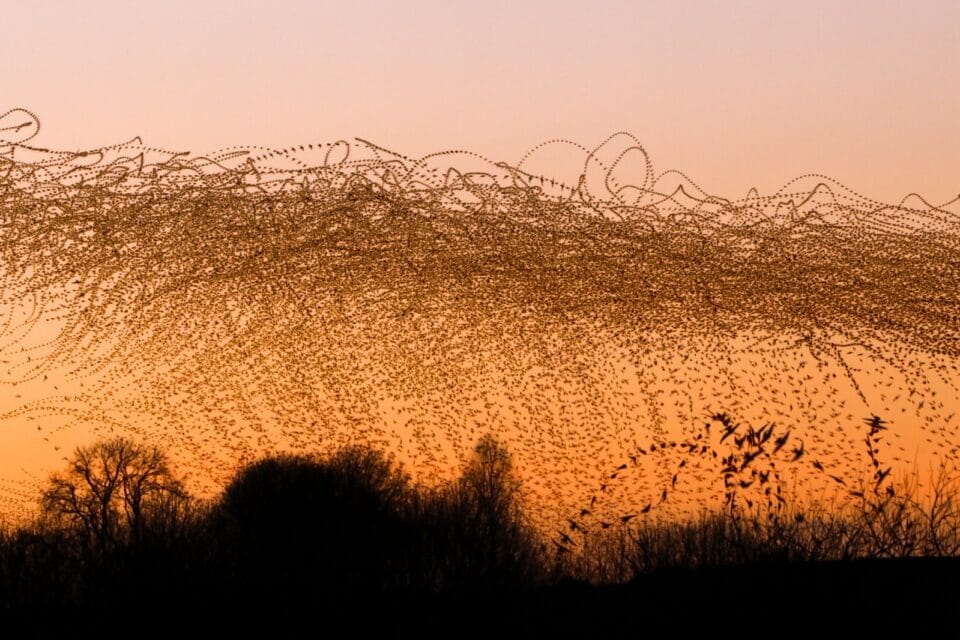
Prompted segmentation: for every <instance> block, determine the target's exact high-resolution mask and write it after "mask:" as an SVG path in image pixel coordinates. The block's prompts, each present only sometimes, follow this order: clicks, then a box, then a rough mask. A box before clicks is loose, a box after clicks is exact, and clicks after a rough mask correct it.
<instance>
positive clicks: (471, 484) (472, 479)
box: [452, 435, 537, 585]
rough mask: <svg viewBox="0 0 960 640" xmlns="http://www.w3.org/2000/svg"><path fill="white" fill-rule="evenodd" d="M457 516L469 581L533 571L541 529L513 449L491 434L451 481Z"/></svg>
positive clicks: (514, 579)
mask: <svg viewBox="0 0 960 640" xmlns="http://www.w3.org/2000/svg"><path fill="white" fill-rule="evenodd" d="M452 489H453V496H452V497H453V501H454V511H455V513H454V514H453V520H454V523H455V524H456V526H458V527H460V528H461V531H460V538H461V539H460V541H459V544H460V545H461V546H462V548H461V550H460V552H461V554H465V555H461V557H460V558H459V559H458V563H459V564H461V565H466V566H465V567H464V568H468V572H467V573H468V575H467V576H465V578H467V580H469V581H470V582H475V583H477V584H487V585H489V584H491V583H494V584H507V583H512V584H519V583H521V582H523V581H525V580H527V579H529V578H531V577H532V576H531V575H530V574H531V572H533V571H534V570H535V567H536V565H537V562H536V555H537V554H536V549H537V544H536V534H535V532H534V529H533V527H532V526H530V525H529V524H528V523H527V522H526V519H525V515H524V511H523V503H522V499H521V483H520V480H519V478H518V477H517V475H516V473H515V472H514V468H513V460H512V456H511V455H510V452H509V451H508V450H507V448H506V447H505V446H504V445H502V444H501V443H500V442H498V441H497V440H496V438H494V437H493V436H491V435H487V436H484V437H483V438H481V439H480V441H479V442H478V443H477V445H476V447H475V448H474V451H473V456H472V457H471V459H470V460H469V462H468V464H467V466H466V468H465V469H464V471H463V474H462V476H461V477H460V479H459V481H458V482H457V483H456V484H455V485H454V486H453V487H452Z"/></svg>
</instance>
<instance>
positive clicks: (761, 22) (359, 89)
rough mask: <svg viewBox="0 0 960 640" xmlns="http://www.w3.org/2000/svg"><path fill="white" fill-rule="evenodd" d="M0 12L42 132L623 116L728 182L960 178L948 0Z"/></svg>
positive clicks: (274, 134)
mask: <svg viewBox="0 0 960 640" xmlns="http://www.w3.org/2000/svg"><path fill="white" fill-rule="evenodd" d="M0 24H3V25H4V26H3V36H2V38H0V113H2V112H3V111H6V110H7V109H9V108H13V107H25V108H27V109H30V110H31V111H33V112H35V113H36V114H37V115H38V116H39V117H40V120H41V122H42V130H41V132H40V134H39V136H38V137H37V138H35V139H34V140H33V144H36V145H38V146H42V147H47V148H51V149H64V150H77V149H88V148H95V147H99V146H103V145H107V144H113V143H116V142H120V141H124V140H128V139H130V138H132V137H133V136H135V135H140V136H141V137H142V138H143V140H144V142H145V143H146V144H148V145H151V146H156V147H161V148H170V149H175V150H186V151H191V152H194V153H198V154H200V153H209V152H212V151H215V150H217V149H220V148H223V147H229V146H235V145H263V146H272V147H284V146H289V145H293V144H302V143H308V142H332V141H335V140H338V139H351V138H353V137H355V136H356V137H361V138H365V139H367V140H370V141H372V142H375V143H376V144H378V145H381V146H383V147H386V148H388V149H391V150H395V151H398V152H400V153H403V154H405V155H409V156H421V155H425V154H427V153H430V152H434V151H441V150H446V149H467V150H470V151H473V152H476V153H480V154H482V155H485V156H487V157H489V158H491V159H492V160H494V161H506V162H510V163H515V162H516V161H518V160H519V159H520V158H521V157H522V155H523V154H524V152H525V151H526V150H528V149H529V148H531V147H533V146H534V145H536V144H538V143H540V142H543V141H545V140H549V139H554V138H564V139H570V140H574V141H577V142H579V143H581V144H584V145H586V146H594V145H596V144H598V143H600V142H601V141H602V140H603V139H604V138H606V137H607V136H608V135H610V134H611V133H614V132H616V131H621V130H625V131H629V132H631V133H633V134H634V135H635V136H637V138H639V140H640V141H641V143H642V144H643V145H644V147H645V148H646V149H647V151H648V152H649V153H650V155H651V157H652V160H653V162H654V164H655V167H656V168H657V169H658V170H666V169H671V168H672V169H680V170H682V171H684V172H685V173H687V174H688V175H689V176H690V177H691V178H693V179H694V180H695V181H696V182H697V183H698V184H700V186H702V187H703V188H704V189H705V190H707V191H708V192H711V193H714V194H717V195H721V196H724V197H730V198H737V197H741V196H743V195H745V194H746V192H747V190H748V189H749V188H750V187H757V188H758V189H759V190H760V191H761V193H771V192H773V191H775V190H776V189H777V188H779V187H780V186H781V185H782V184H784V183H786V182H787V181H789V180H790V179H791V178H793V177H795V176H797V175H800V174H804V173H822V174H826V175H829V176H831V177H833V178H835V179H836V180H839V181H840V182H842V183H844V184H846V185H847V186H849V187H850V188H852V189H854V190H856V191H858V192H860V193H863V194H864V195H867V196H870V197H873V198H877V199H880V200H884V201H899V199H900V198H901V197H903V196H904V195H906V194H907V193H910V192H918V193H920V194H922V195H923V196H925V197H926V198H927V199H928V200H929V201H931V202H934V203H941V202H946V201H948V200H951V199H953V198H954V197H956V196H957V194H958V193H960V170H958V168H960V125H958V124H957V122H956V114H957V113H960V73H958V69H960V29H958V25H960V3H958V2H956V1H955V0H944V1H934V0H929V1H927V2H912V3H908V2H891V1H870V2H867V1H864V2H854V1H850V0H846V1H838V0H832V1H822V2H821V1H806V2H802V3H800V2H792V3H787V2H770V1H760V0H743V1H738V2H734V1H730V2H709V1H705V0H704V1H697V2H692V1H678V0H669V1H659V0H658V1H649V2H642V1H633V2H613V1H607V2H603V1H592V2H569V1H558V0H551V1H549V2H521V1H517V0H512V1H509V2H501V1H495V0H494V1H490V2H483V3H478V2H454V1H450V0H445V1H443V2H440V1H434V0H424V1H421V2H417V3H415V4H413V5H411V3H400V2H364V1H353V2H342V1H341V2H306V1H287V2H283V1H274V2H248V1H245V0H242V1H237V0H230V1H213V0H211V1H206V2H198V1H196V0H190V1H181V0H170V1H167V2H161V3H146V2H140V3H133V2H120V1H116V0H115V1H110V2H107V1H103V0H97V1H93V0H77V1H73V0H71V1H66V0H64V1H57V2H53V1H43V0H39V1H36V2H16V3H13V2H10V3H4V4H3V5H2V6H0ZM551 162H555V163H556V166H553V165H551ZM561 162H562V159H555V160H554V159H551V158H549V157H548V158H546V159H544V160H543V161H542V163H546V165H544V164H541V165H539V166H537V167H535V168H537V169H540V170H543V171H546V172H549V173H552V172H554V170H556V171H557V172H559V171H561V170H562V169H563V168H562V167H560V163H561Z"/></svg>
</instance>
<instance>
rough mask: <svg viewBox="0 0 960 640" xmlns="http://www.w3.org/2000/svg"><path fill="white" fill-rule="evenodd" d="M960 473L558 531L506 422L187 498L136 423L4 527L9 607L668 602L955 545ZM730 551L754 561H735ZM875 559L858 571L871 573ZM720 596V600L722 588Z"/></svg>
mask: <svg viewBox="0 0 960 640" xmlns="http://www.w3.org/2000/svg"><path fill="white" fill-rule="evenodd" d="M744 446H746V445H744ZM871 450H872V449H871ZM746 455H749V452H748V453H747V454H746ZM875 466H877V468H878V469H880V467H879V465H875ZM878 475H879V474H878ZM956 482H957V480H956V476H955V475H950V474H948V473H946V472H944V473H942V474H941V475H940V476H938V481H937V482H935V483H934V484H933V485H932V486H931V487H929V488H928V489H929V494H930V495H928V496H927V498H926V499H925V501H924V500H921V499H920V498H919V497H918V496H919V494H918V493H917V491H916V487H912V488H911V487H908V486H897V487H896V488H894V485H893V482H892V480H890V478H889V474H882V477H881V479H880V481H878V482H876V485H875V486H874V487H873V489H874V490H873V491H872V492H861V493H860V495H859V498H858V499H857V500H853V501H850V502H847V503H845V504H844V505H834V506H833V508H826V507H823V506H820V507H818V506H816V505H806V507H805V508H803V509H801V508H800V507H799V506H798V505H788V506H786V507H784V506H783V505H781V504H779V503H776V508H775V509H767V510H761V509H759V508H755V509H753V510H752V511H750V510H745V509H742V508H740V507H738V506H737V505H739V504H741V503H740V502H738V498H737V496H736V495H735V494H734V493H730V494H729V498H728V502H727V508H726V509H724V510H721V511H718V512H715V513H710V514H704V515H702V516H701V517H700V518H698V519H694V520H691V521H688V522H669V523H665V522H657V521H655V520H652V519H644V518H636V519H631V520H630V521H629V522H626V521H624V522H622V523H618V524H617V525H615V526H608V527H603V528H591V529H590V530H586V529H585V528H584V527H583V525H582V523H581V524H577V523H576V522H575V521H574V520H572V519H571V520H568V522H569V523H570V529H569V530H566V531H564V530H562V529H561V530H558V531H556V532H555V533H554V534H549V533H548V534H547V535H546V536H544V535H543V533H542V532H541V531H539V530H537V529H536V528H535V527H534V526H533V525H532V524H531V522H530V521H529V520H528V516H527V513H526V512H525V511H524V505H523V501H522V499H521V496H522V492H521V487H520V483H519V481H518V479H517V475H516V474H515V473H514V469H513V467H512V463H511V457H510V454H509V451H508V450H507V448H506V447H505V446H504V445H502V444H501V443H499V442H498V441H496V440H495V439H493V438H491V437H485V438H483V439H482V440H481V441H480V442H479V443H478V444H477V445H476V447H475V449H474V451H473V454H472V458H471V459H470V460H469V462H468V463H467V465H466V466H465V468H464V469H463V470H462V473H461V475H460V477H459V478H457V479H455V480H453V481H451V482H447V483H443V484H441V485H439V486H435V487H429V488H428V487H424V486H422V485H418V484H415V483H413V482H412V480H411V478H410V477H408V476H407V475H406V474H405V473H404V472H403V470H402V468H401V467H399V466H398V465H396V464H395V463H394V461H393V460H392V459H391V458H390V457H389V456H388V455H386V454H384V453H382V452H379V451H376V450H373V449H369V448H362V447H348V448H345V449H342V450H340V451H337V452H335V453H333V454H331V455H327V456H323V457H320V456H313V455H281V456H273V457H268V458H264V459H261V460H259V461H257V462H254V463H252V464H250V465H248V466H246V467H244V468H242V469H241V470H240V471H239V472H238V473H237V474H236V475H235V477H234V478H233V480H232V481H231V482H230V483H229V484H228V485H227V486H226V487H225V489H224V490H223V492H222V493H221V494H220V495H219V496H217V497H216V498H215V499H213V500H210V501H201V500H196V499H194V498H192V497H191V496H190V495H189V493H188V491H187V488H186V486H185V484H184V482H183V481H181V480H180V479H178V478H177V477H176V475H175V474H174V473H173V472H172V470H171V467H170V464H169V462H168V459H167V456H166V455H165V454H164V452H162V451H161V450H159V449H158V448H156V447H153V446H149V445H146V444H141V443H137V442H133V441H131V440H127V439H122V438H118V439H113V440H105V441H100V442H97V443H95V444H93V445H91V446H88V447H81V448H79V449H77V450H76V452H75V453H74V455H73V458H72V459H71V460H70V461H69V463H68V467H67V468H66V469H65V470H64V471H62V472H61V473H58V474H55V475H53V476H51V478H50V479H49V481H48V483H47V486H46V488H45V490H44V492H43V494H42V496H41V502H40V507H41V509H40V513H41V516H40V517H39V518H38V519H37V521H36V522H33V523H31V524H30V525H28V526H21V527H19V528H16V529H8V530H5V531H3V532H2V534H0V612H2V614H3V616H4V617H5V618H6V619H8V620H15V621H17V622H20V623H28V624H32V625H34V624H38V625H40V628H46V629H47V630H51V629H54V628H61V627H63V626H68V627H69V626H76V625H78V624H81V623H83V624H86V625H92V626H96V625H97V624H99V622H98V621H102V620H116V619H118V617H124V618H126V619H137V620H141V621H142V620H152V621H153V622H152V624H154V625H163V624H173V621H174V620H187V619H203V620H206V621H208V622H210V623H212V621H219V622H217V626H223V625H224V624H226V625H227V626H234V627H243V626H244V625H245V624H246V622H244V621H245V620H247V619H248V617H251V616H252V617H255V618H256V619H258V620H260V621H261V622H262V621H263V620H267V619H268V620H274V621H291V620H297V621H299V622H300V623H302V622H303V621H304V620H305V619H312V617H315V616H322V617H323V618H324V619H325V620H327V621H328V622H329V621H331V620H343V619H349V620H350V621H351V624H360V623H367V624H377V625H385V626H389V627H391V628H392V627H393V626H394V624H393V622H396V621H395V620H394V621H393V622H390V621H388V620H387V618H392V617H396V616H401V617H402V616H410V615H413V614H412V613H411V612H420V614H423V615H427V613H425V612H431V611H432V612H433V613H434V614H436V613H437V612H438V611H445V612H446V613H444V614H443V615H445V616H447V617H449V616H452V615H454V613H452V612H456V611H459V609H458V608H457V607H458V606H461V605H464V603H468V602H469V603H473V604H471V605H470V607H471V609H470V610H471V611H472V612H473V613H474V614H476V612H477V609H476V603H477V602H496V603H498V605H497V606H498V607H500V608H501V610H500V611H499V613H498V614H497V615H503V611H502V607H504V606H521V605H518V604H517V603H521V602H522V603H524V604H523V605H522V606H523V607H526V608H530V607H532V608H533V609H536V607H537V606H541V608H542V607H545V606H547V605H546V604H545V603H553V605H556V603H557V597H559V598H560V599H559V602H560V603H561V608H567V609H571V610H572V608H575V607H578V606H579V607H583V606H587V605H585V604H584V603H588V602H592V603H593V604H591V605H589V606H592V607H601V606H606V605H600V604H597V603H598V602H599V601H598V600H596V594H595V593H594V595H593V596H587V595H585V593H586V592H584V591H582V590H583V589H592V590H593V591H591V593H593V592H594V591H596V588H597V587H588V586H587V585H612V584H620V585H631V587H630V588H637V589H646V591H643V593H644V594H645V595H644V596H643V601H644V602H645V603H646V606H648V607H649V608H657V607H661V608H662V607H663V606H668V605H669V604H670V603H669V602H661V601H660V600H658V598H660V599H662V598H664V597H666V596H664V595H663V594H665V593H670V590H669V589H668V588H667V587H666V586H669V584H672V583H671V580H672V581H676V580H677V579H678V578H676V576H677V575H678V574H676V572H677V571H681V572H689V571H693V570H696V572H698V575H700V576H701V577H700V578H698V580H701V582H702V581H703V580H705V579H706V578H703V576H709V575H712V576H714V577H713V578H712V580H714V581H715V582H716V584H717V588H720V589H721V590H722V591H723V593H725V594H728V596H729V594H731V593H736V591H737V589H736V588H731V582H730V580H733V583H732V584H734V585H737V584H738V583H737V581H738V580H739V581H740V582H741V583H744V584H741V585H740V586H745V587H749V588H752V587H751V586H750V584H748V583H750V581H752V580H755V579H756V575H755V571H756V569H755V568H756V567H770V566H781V567H785V566H789V567H797V566H814V565H816V566H841V565H843V566H848V565H850V564H851V563H850V562H843V561H851V560H854V561H855V560H861V561H862V560H877V559H881V558H888V559H889V558H912V559H917V558H930V557H936V558H956V557H957V556H960V533H958V523H960V499H958V492H957V490H956V487H957V484H956ZM728 484H730V485H731V486H736V487H738V486H740V485H739V484H735V483H730V482H728ZM731 491H733V489H731ZM625 520H626V519H625ZM558 536H559V537H558ZM831 561H841V562H840V563H837V564H835V565H833V564H830V563H831ZM859 566H865V565H862V564H861V565H859ZM898 566H907V565H898ZM909 566H911V567H912V566H913V565H909ZM924 566H925V567H929V566H932V565H924ZM949 566H950V567H952V568H951V569H949V571H950V573H949V576H955V577H960V575H958V572H957V571H956V566H957V565H956V563H954V564H951V565H949ZM725 567H726V568H730V567H741V568H740V569H735V571H737V572H739V573H736V574H735V575H734V577H733V578H731V577H730V576H728V575H726V574H722V575H723V576H724V577H722V578H718V577H717V575H718V574H716V573H715V571H716V570H718V569H719V570H726V569H724V568H725ZM742 567H754V569H751V570H749V571H744V570H743V569H742ZM938 567H941V568H938V569H937V571H942V563H941V565H938ZM711 571H714V573H710V572H711ZM751 571H753V572H754V573H751ZM790 571H795V569H790ZM804 571H806V569H804ZM816 571H821V570H820V569H817V570H816ZM844 571H846V570H844ZM857 571H860V569H857ZM870 571H874V570H873V569H871V570H870ZM897 571H899V569H898V570H897ZM897 571H894V570H891V569H889V568H885V569H883V570H882V571H881V572H879V573H878V574H877V575H878V576H880V578H877V577H872V578H869V581H870V582H871V583H873V584H874V585H875V584H877V583H878V580H879V581H880V582H882V580H883V576H886V577H887V578H889V579H894V578H895V579H897V580H900V582H901V583H904V584H912V583H910V582H909V580H907V582H903V581H904V580H906V579H905V578H903V576H902V575H901V574H900V573H897ZM910 571H913V569H910ZM680 575H681V576H682V581H683V587H682V588H683V593H684V594H685V597H687V598H694V599H696V597H697V596H696V594H697V593H698V591H697V588H696V582H695V581H694V582H690V580H691V578H690V576H692V575H693V574H690V573H682V574H680ZM764 575H765V576H766V577H765V578H764V579H770V576H769V575H767V574H764ZM811 575H816V576H820V577H819V578H815V579H812V580H813V583H810V580H807V582H804V581H803V580H801V581H800V582H797V584H799V585H805V586H804V587H803V588H804V590H805V591H804V593H806V592H809V593H833V592H832V591H831V589H834V588H839V587H837V585H844V584H846V583H845V582H844V581H843V580H842V579H838V574H837V572H836V571H834V570H833V569H831V570H829V571H827V572H826V573H822V574H821V573H814V574H811ZM840 575H841V576H842V575H846V574H845V573H842V574H840ZM857 575H858V576H859V577H854V578H852V579H853V581H854V582H855V583H856V584H861V583H863V582H864V581H865V580H867V579H866V578H864V577H863V575H860V574H857ZM870 575H873V574H870ZM910 575H913V574H910ZM921 575H922V576H926V577H929V575H931V574H930V571H929V569H928V568H924V569H923V571H922V572H921ZM938 575H939V574H938ZM651 576H653V582H651ZM658 576H659V577H658ZM664 576H667V577H666V578H664ZM670 576H673V577H670ZM737 576H739V578H738V577H737ZM750 576H753V577H750ZM914 577H916V576H914ZM817 580H819V581H820V582H817ZM918 580H919V581H920V582H919V584H920V585H921V588H919V589H913V588H911V590H910V593H911V594H912V595H915V596H917V597H919V595H918V594H926V595H924V597H925V598H926V601H928V602H933V601H934V600H935V598H934V597H933V596H931V595H930V594H927V592H926V591H924V589H923V588H922V586H923V584H928V583H929V584H935V583H930V581H929V580H926V578H922V579H918ZM704 584H706V583H704ZM710 584H713V583H710ZM811 584H812V586H811ZM954 584H955V585H956V584H960V581H954ZM576 585H579V587H577V586H576ZM644 585H646V586H644ZM650 585H654V586H650ZM665 585H666V586H665ZM799 588H800V587H798V589H799ZM570 589H574V590H573V591H570ZM577 589H579V590H577ZM705 589H706V588H705ZM844 589H845V587H844ZM954 591H956V588H954V589H953V591H942V590H941V591H940V592H939V593H941V594H942V593H954ZM545 593H552V594H554V595H552V596H549V597H547V596H544V595H543V594H545ZM558 593H559V594H561V595H560V596H556V594H558ZM798 593H800V591H797V592H796V593H794V592H790V594H789V595H792V596H796V595H797V594H798ZM564 594H565V595H564ZM571 594H573V595H571ZM702 595H703V598H704V600H705V601H708V602H712V603H716V602H717V598H718V595H717V592H716V590H715V589H714V587H710V588H709V589H706V590H704V591H702ZM841 595H842V596H843V598H848V599H849V597H858V596H856V593H854V595H853V596H851V595H850V593H847V592H846V591H843V592H842V594H841ZM618 597H620V596H618ZM544 598H546V599H544ZM591 598H594V599H593V600H591ZM843 598H841V600H842V599H843ZM609 599H610V597H609V596H608V597H607V601H609ZM457 603H460V604H459V605H458V604H457ZM510 603H514V605H511V604H510ZM537 603H539V605H538V604H537ZM658 603H659V604H658ZM553 605H551V606H553ZM464 606H465V605H464ZM358 610H362V611H366V610H369V612H370V613H369V617H367V616H366V615H365V614H362V613H361V614H358V613H357V612H358ZM358 615H359V617H358ZM492 615H493V612H490V611H488V612H487V616H492ZM552 615H553V614H550V616H552ZM245 616H246V617H245ZM428 617H429V616H428ZM490 619H492V618H489V619H488V620H487V622H489V620H490ZM549 619H550V620H554V622H555V623H556V620H559V619H554V618H553V617H550V618H549ZM421 622H422V621H419V619H418V620H407V622H406V623H403V624H401V626H404V627H405V628H408V629H410V628H416V627H417V625H419V624H420V623H421ZM479 622H482V621H479ZM479 622H478V623H479ZM557 624H559V623H557ZM45 625H46V626H45ZM50 625H53V626H50Z"/></svg>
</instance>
